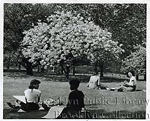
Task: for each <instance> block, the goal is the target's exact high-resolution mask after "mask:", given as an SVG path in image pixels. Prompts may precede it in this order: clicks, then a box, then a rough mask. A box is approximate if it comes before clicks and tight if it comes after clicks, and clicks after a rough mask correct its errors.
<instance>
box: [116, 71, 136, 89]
mask: <svg viewBox="0 0 150 121" xmlns="http://www.w3.org/2000/svg"><path fill="white" fill-rule="evenodd" d="M128 77H129V82H124V84H123V85H121V87H120V88H119V89H118V91H125V90H127V91H135V90H136V86H137V81H136V78H135V76H134V72H133V71H129V72H128Z"/></svg>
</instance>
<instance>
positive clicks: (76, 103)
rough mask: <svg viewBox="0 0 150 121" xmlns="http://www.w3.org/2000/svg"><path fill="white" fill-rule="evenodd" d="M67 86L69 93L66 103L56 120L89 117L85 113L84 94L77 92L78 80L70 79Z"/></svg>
mask: <svg viewBox="0 0 150 121" xmlns="http://www.w3.org/2000/svg"><path fill="white" fill-rule="evenodd" d="M69 84H70V90H71V92H70V94H69V97H68V103H67V106H66V108H65V109H64V110H63V112H62V114H61V115H60V116H59V117H58V119H60V118H71V119H72V118H89V117H90V115H89V114H87V113H85V105H84V94H83V92H82V91H79V90H78V87H79V84H80V81H79V80H78V79H72V80H70V81H69ZM82 112H84V113H82Z"/></svg>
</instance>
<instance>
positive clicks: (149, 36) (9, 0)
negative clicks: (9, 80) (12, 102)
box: [0, 0, 150, 121]
mask: <svg viewBox="0 0 150 121" xmlns="http://www.w3.org/2000/svg"><path fill="white" fill-rule="evenodd" d="M0 3H1V4H0V16H1V22H0V28H1V29H0V55H1V56H0V62H1V63H0V69H1V70H0V97H1V99H0V107H1V110H0V120H8V119H3V41H2V40H3V29H2V28H3V3H147V82H146V89H147V93H146V95H147V100H150V98H149V97H150V89H149V85H150V82H149V79H150V75H149V74H150V73H149V72H150V68H149V62H150V49H149V47H150V42H149V41H150V31H149V30H150V20H149V17H150V0H54V1H51V2H50V1H49V0H23V1H20V0H0ZM149 109H150V106H149V105H147V110H146V111H147V114H149V115H150V110H149ZM149 119H150V117H149ZM149 119H147V120H149ZM10 120H11V119H9V121H10ZM20 120H21V119H20ZM36 120H37V119H36ZM38 120H45V119H38ZM65 120H66V119H65ZM78 120H79V119H78ZM91 120H94V121H95V120H104V119H91ZM114 120H115V121H120V120H121V119H117V120H116V119H114ZM114 120H112V119H110V120H105V121H114ZM47 121H49V120H47ZM58 121H59V120H58ZM60 121H61V120H60ZM73 121H77V120H73ZM85 121H88V119H85ZM121 121H123V120H121ZM125 121H127V119H125ZM132 121H136V120H132ZM141 121H142V120H141ZM143 121H145V120H143Z"/></svg>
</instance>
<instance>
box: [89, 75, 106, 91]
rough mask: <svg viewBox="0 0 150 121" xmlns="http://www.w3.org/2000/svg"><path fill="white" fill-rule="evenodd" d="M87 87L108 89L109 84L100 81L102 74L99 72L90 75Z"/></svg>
mask: <svg viewBox="0 0 150 121" xmlns="http://www.w3.org/2000/svg"><path fill="white" fill-rule="evenodd" d="M87 87H89V89H108V87H107V86H105V85H103V84H102V83H101V82H100V74H99V73H98V72H96V73H95V74H94V75H93V76H91V77H90V80H89V82H88V84H87Z"/></svg>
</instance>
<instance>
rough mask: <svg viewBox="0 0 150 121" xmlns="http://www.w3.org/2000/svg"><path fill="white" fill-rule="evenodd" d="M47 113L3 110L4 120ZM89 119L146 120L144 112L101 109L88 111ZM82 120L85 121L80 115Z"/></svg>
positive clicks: (30, 117)
mask: <svg viewBox="0 0 150 121" xmlns="http://www.w3.org/2000/svg"><path fill="white" fill-rule="evenodd" d="M46 114H47V111H33V112H26V113H18V112H17V110H12V109H4V110H3V118H4V119H41V117H43V116H45V115H46ZM89 114H90V117H91V119H146V111H136V112H130V111H113V112H107V111H105V110H103V109H100V110H89ZM82 119H86V117H85V116H84V114H82Z"/></svg>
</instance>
